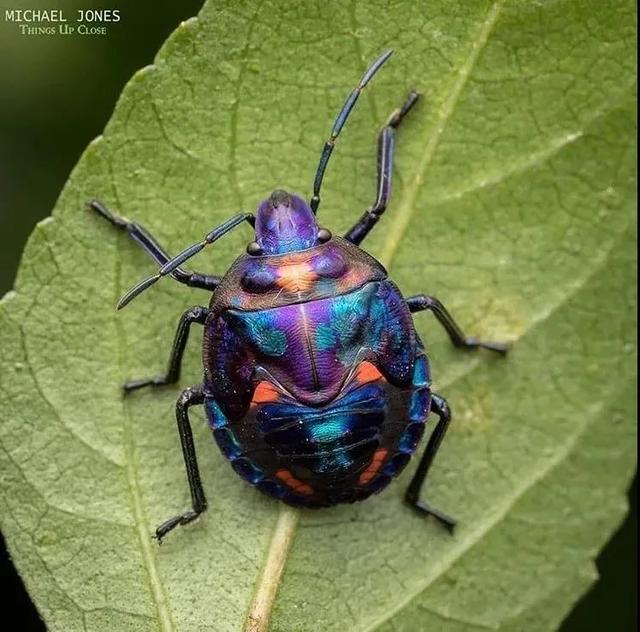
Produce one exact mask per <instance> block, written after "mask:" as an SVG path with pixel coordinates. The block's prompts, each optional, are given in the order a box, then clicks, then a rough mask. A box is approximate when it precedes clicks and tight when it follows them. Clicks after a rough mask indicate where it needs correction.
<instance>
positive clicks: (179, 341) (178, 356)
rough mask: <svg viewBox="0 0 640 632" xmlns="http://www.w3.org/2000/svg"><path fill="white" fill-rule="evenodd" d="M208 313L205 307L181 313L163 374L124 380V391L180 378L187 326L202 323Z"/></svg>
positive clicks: (187, 332) (169, 382) (170, 381)
mask: <svg viewBox="0 0 640 632" xmlns="http://www.w3.org/2000/svg"><path fill="white" fill-rule="evenodd" d="M208 314H209V309H208V308H206V307H192V308H191V309H188V310H187V311H186V312H185V313H184V314H182V317H181V318H180V322H179V323H178V329H177V331H176V337H175V339H174V341H173V348H172V349H171V356H170V357H169V367H168V368H167V372H166V373H165V374H164V375H158V376H156V377H152V378H147V379H142V380H131V381H129V382H125V385H124V391H125V393H130V392H131V391H135V390H137V389H139V388H142V387H143V386H164V385H165V384H175V383H176V382H177V381H178V380H179V379H180V369H181V368H182V356H183V355H184V350H185V347H186V346H187V340H188V339H189V328H190V327H191V324H192V323H199V324H200V325H204V322H205V320H206V319H207V315H208Z"/></svg>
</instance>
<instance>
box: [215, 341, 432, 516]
mask: <svg viewBox="0 0 640 632" xmlns="http://www.w3.org/2000/svg"><path fill="white" fill-rule="evenodd" d="M429 404H430V390H429V376H428V365H427V360H426V358H425V356H424V355H423V354H422V353H421V352H420V353H419V355H418V356H417V357H416V359H415V362H414V363H413V371H412V379H411V381H410V384H409V385H408V386H407V387H405V388H398V387H395V386H393V385H391V384H390V383H389V382H388V381H387V380H386V379H385V378H384V377H383V375H382V374H381V373H380V371H379V370H378V369H377V368H376V366H375V365H373V364H372V363H371V362H369V361H363V362H361V363H359V364H358V365H356V366H355V367H354V370H353V371H352V373H351V374H350V376H349V378H348V380H347V382H346V383H345V385H344V388H343V391H342V392H341V394H340V396H339V397H337V398H336V399H334V400H333V401H332V402H330V403H329V404H327V405H326V406H322V407H311V406H306V405H303V404H300V402H297V401H296V400H295V399H293V398H292V397H291V396H290V395H288V394H287V393H284V392H283V391H282V390H281V389H280V388H279V387H278V386H277V385H275V384H274V383H273V382H271V381H269V380H264V381H262V382H261V383H260V384H259V386H258V388H257V389H256V391H255V393H254V397H253V400H252V403H251V407H250V410H249V413H248V415H247V416H246V417H245V418H243V419H242V420H240V421H237V422H233V421H230V420H229V419H228V418H227V417H226V416H225V415H224V414H223V413H222V411H221V409H220V407H219V406H218V405H217V403H216V402H215V400H214V399H213V398H211V399H209V400H207V402H206V408H207V412H208V417H209V421H210V424H211V426H212V428H213V432H214V436H215V439H216V441H217V443H218V445H219V447H220V449H221V450H222V452H223V453H224V454H225V455H226V456H227V458H229V460H230V461H231V463H232V465H233V467H234V469H235V470H236V471H237V472H238V473H239V474H240V475H241V476H242V477H243V478H245V479H246V480H247V481H249V482H250V483H252V484H253V485H256V486H257V487H258V488H259V489H261V490H262V491H264V492H266V493H268V494H270V495H272V496H275V497H276V498H279V499H281V500H283V501H285V502H287V503H289V504H293V505H301V506H307V507H322V506H328V505H334V504H337V503H342V502H354V501H356V500H362V499H364V498H366V497H367V496H369V495H371V494H372V493H374V492H378V491H380V490H381V489H383V488H384V487H385V486H386V485H387V484H388V483H389V482H390V481H391V479H392V478H393V477H394V476H396V475H397V474H398V473H399V472H400V471H401V470H402V469H403V468H404V466H405V465H406V464H407V462H408V461H409V458H410V456H411V454H412V453H413V452H414V450H415V448H416V445H417V443H418V441H419V440H420V438H421V436H422V433H423V431H424V423H425V419H426V417H427V414H428V410H429Z"/></svg>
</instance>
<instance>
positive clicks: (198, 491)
mask: <svg viewBox="0 0 640 632" xmlns="http://www.w3.org/2000/svg"><path fill="white" fill-rule="evenodd" d="M203 402H204V390H203V388H202V386H192V387H191V388H188V389H186V390H184V391H182V394H181V395H180V397H179V398H178V401H177V402H176V418H177V420H178V433H179V434H180V445H181V446H182V456H183V457H184V464H185V467H186V469H187V479H188V481H189V491H190V492H191V509H190V510H188V511H185V512H184V513H182V514H180V515H177V516H173V518H169V520H165V521H164V522H163V523H162V524H161V525H160V526H159V527H158V528H157V529H156V533H155V537H156V539H157V540H158V543H160V542H162V538H163V537H164V536H165V535H167V533H169V531H171V530H172V529H174V528H175V527H177V526H178V525H185V524H188V523H190V522H192V521H193V520H195V519H196V518H197V517H198V516H199V515H200V514H201V513H202V512H203V511H204V510H205V509H206V508H207V499H206V498H205V495H204V489H203V488H202V482H201V481H200V471H199V470H198V460H197V458H196V449H195V446H194V443H193V434H192V432H191V424H190V423H189V413H188V410H189V408H190V407H191V406H197V405H198V404H202V403H203Z"/></svg>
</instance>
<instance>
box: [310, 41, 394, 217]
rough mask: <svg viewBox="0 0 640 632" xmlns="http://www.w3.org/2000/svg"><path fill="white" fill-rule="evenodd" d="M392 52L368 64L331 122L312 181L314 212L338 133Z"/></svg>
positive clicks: (388, 51)
mask: <svg viewBox="0 0 640 632" xmlns="http://www.w3.org/2000/svg"><path fill="white" fill-rule="evenodd" d="M392 53H393V50H391V49H389V50H386V51H385V52H384V53H382V55H380V56H379V57H378V58H377V59H376V60H375V61H374V62H373V63H372V64H371V66H369V68H368V69H367V71H366V72H365V73H364V75H363V76H362V79H360V83H359V84H358V85H357V86H356V87H355V88H354V89H353V90H352V91H351V94H350V95H349V96H348V97H347V100H346V101H345V102H344V105H343V106H342V109H341V110H340V114H338V116H337V117H336V120H335V123H334V124H333V129H332V130H331V136H329V138H328V139H327V142H326V143H325V144H324V149H323V150H322V155H321V156H320V162H319V163H318V169H317V171H316V177H315V179H314V181H313V197H312V198H311V210H312V211H313V212H314V214H315V213H317V211H318V206H320V187H321V186H322V179H323V178H324V171H325V169H326V168H327V163H328V162H329V158H330V157H331V152H332V151H333V148H334V147H335V144H336V140H337V139H338V135H339V134H340V132H341V131H342V128H343V127H344V124H345V123H346V122H347V118H349V114H351V110H353V106H354V105H355V104H356V101H357V100H358V97H359V96H360V93H361V92H362V90H363V89H364V87H365V86H366V85H367V84H368V83H369V81H371V79H372V78H373V76H374V75H375V74H376V73H377V72H378V70H380V68H381V67H382V65H383V64H384V62H385V61H387V59H389V57H391V55H392Z"/></svg>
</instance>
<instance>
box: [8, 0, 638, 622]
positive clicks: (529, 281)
mask: <svg viewBox="0 0 640 632" xmlns="http://www.w3.org/2000/svg"><path fill="white" fill-rule="evenodd" d="M634 22H635V9H634V5H633V3H631V2H628V1H626V0H625V1H622V0H620V1H617V0H615V1H614V0H609V1H606V2H599V3H590V2H577V1H575V0H571V1H569V0H565V1H556V2H550V3H544V4H543V3H535V4H534V3H529V2H500V1H498V2H494V3H490V2H444V1H434V2H429V3H415V2H409V1H404V0H402V1H398V2H392V3H386V2H384V3H383V2H378V1H373V2H367V3H364V2H362V3H357V2H353V3H351V4H345V3H336V2H330V3H321V4H318V5H315V6H313V7H310V6H309V5H307V4H303V3H285V2H269V1H264V2H261V3H249V2H242V3H236V2H230V1H229V2H215V3H214V2H210V3H207V4H206V5H205V7H204V8H203V10H202V12H201V14H200V15H199V17H198V18H197V19H193V20H190V21H188V22H185V23H183V24H182V25H181V26H180V27H179V28H178V29H177V31H176V32H175V33H174V34H173V35H172V36H171V38H170V39H169V40H168V42H167V43H166V45H165V46H164V47H163V49H162V50H161V51H160V53H159V54H158V57H157V59H156V62H155V64H154V65H153V66H151V67H148V68H145V69H143V70H141V71H140V72H139V73H137V74H136V75H135V76H134V77H133V79H132V80H131V81H130V83H129V84H128V86H127V87H126V88H125V90H124V92H123V94H122V96H121V98H120V100H119V102H118V105H117V107H116V109H115V112H114V115H113V117H112V119H111V121H110V123H109V124H108V126H107V128H106V130H105V133H104V135H103V136H102V137H100V138H99V139H97V140H96V141H94V142H93V143H92V144H91V145H90V146H89V147H88V148H87V150H86V152H85V153H84V155H83V156H82V158H81V160H80V162H79V163H78V165H77V167H76V168H75V170H74V172H73V173H72V175H71V177H70V179H69V182H68V183H67V185H66V186H65V188H64V191H63V192H62V194H61V196H60V199H59V200H58V203H57V205H56V208H55V210H54V213H53V218H52V219H50V220H47V221H45V222H43V223H41V224H40V225H39V226H38V227H37V228H36V230H35V231H34V234H33V236H32V238H31V239H30V241H29V244H28V246H27V249H26V251H25V254H24V258H23V262H22V265H21V269H20V272H19V276H18V279H17V283H16V290H15V292H12V293H10V294H8V295H7V296H6V297H5V298H4V299H3V300H2V303H1V304H0V417H1V418H2V430H1V433H0V438H1V446H2V450H1V453H0V458H1V460H2V462H1V467H2V474H3V485H2V490H3V493H2V504H1V514H2V529H3V532H4V533H5V536H6V537H7V540H8V544H9V548H10V551H11V554H12V556H13V558H14V561H15V563H16V565H17V566H18V568H19V570H20V572H21V574H22V577H23V579H24V580H25V583H26V585H27V588H28V589H29V591H30V593H31V595H32V596H33V598H34V599H35V601H36V604H37V605H38V608H39V610H40V612H41V614H42V615H43V617H44V619H45V621H46V622H47V625H48V626H49V627H50V628H51V629H53V630H64V631H65V632H70V631H74V630H81V629H84V630H91V631H95V630H119V631H120V630H123V631H126V630H180V631H182V630H185V631H187V630H189V631H191V630H203V629H214V630H220V631H227V630H229V631H232V630H233V631H236V630H242V629H248V630H260V629H263V628H264V625H265V623H266V620H267V617H268V616H269V615H270V616H271V624H270V629H271V630H274V631H276V632H293V631H297V630H305V632H307V631H313V630H318V631H326V630H344V629H349V630H358V631H372V630H380V631H385V632H386V631H387V630H388V631H394V632H399V631H403V632H404V631H414V630H415V631H420V630H425V629H434V630H447V632H448V631H455V632H458V631H460V632H462V631H464V632H467V631H475V630H485V629H494V630H495V629H498V630H505V631H516V630H527V631H531V630H534V631H535V630H554V629H556V628H557V627H558V625H559V622H560V621H561V620H562V618H563V617H564V615H565V614H566V613H567V611H568V610H569V609H570V608H571V605H572V604H573V603H574V602H575V600H576V599H578V597H579V596H580V595H581V594H582V593H583V592H584V591H585V590H586V589H587V588H588V586H589V585H590V583H591V582H592V581H593V580H594V578H595V569H594V565H593V560H594V558H595V556H596V554H597V552H598V550H599V549H600V547H601V546H602V545H603V544H604V542H605V541H606V539H607V538H608V536H609V535H610V534H611V532H612V531H613V529H614V528H615V526H616V525H617V524H618V523H619V521H620V520H621V518H622V516H623V514H624V511H625V501H624V490H625V486H626V485H627V482H628V480H629V477H630V475H631V473H632V470H633V467H634V453H635V421H634V416H633V410H634V397H635V391H634V383H635V379H634V375H635V369H634V367H635V339H634V334H633V331H634V326H635V290H634V288H635V273H634V266H633V263H634V259H635V254H634V253H635V219H634V205H635V200H634V185H635V169H634V141H633V139H634V138H635V114H634V110H635V103H634V95H635V93H634V85H633V81H634V74H635V67H634V56H633V51H634V45H635V41H634V38H635V34H634ZM386 47H393V48H394V49H395V50H396V53H395V55H394V57H393V58H392V60H391V61H390V62H389V63H388V65H387V66H386V67H385V68H384V69H383V70H382V71H381V73H380V75H379V77H377V78H376V80H375V81H374V82H373V84H372V85H371V87H370V88H367V93H366V95H365V96H364V97H363V98H362V100H361V102H360V103H359V106H358V108H357V110H356V111H355V112H354V115H353V117H352V118H351V119H350V121H349V123H348V124H347V127H346V128H345V131H344V133H343V136H341V138H340V142H339V145H338V148H337V149H336V151H335V154H334V157H333V158H332V163H331V164H330V166H329V170H328V172H327V177H326V179H325V184H324V197H323V204H322V207H321V210H320V218H321V223H322V224H323V225H325V226H327V227H329V228H331V230H333V231H334V232H336V233H340V232H343V231H344V230H346V229H347V228H348V227H349V226H350V225H351V223H352V222H353V221H354V220H355V219H356V218H357V217H358V216H359V215H360V214H361V213H362V211H363V209H364V208H366V207H367V206H368V205H369V204H370V203H371V201H372V198H373V195H374V173H375V143H374V134H375V131H376V130H377V129H378V128H379V127H380V125H381V124H382V122H383V121H384V120H385V118H386V117H387V116H388V114H389V113H390V112H391V111H392V110H393V109H394V108H396V107H398V106H399V105H400V103H401V102H402V100H403V99H404V97H405V95H406V93H407V91H408V89H409V88H411V87H416V88H417V89H418V90H420V91H421V92H422V93H423V95H424V98H423V100H422V102H421V104H420V105H419V106H418V107H417V108H416V110H415V111H413V112H412V113H411V116H410V117H409V118H408V119H407V121H406V123H404V124H403V126H402V128H401V129H400V131H399V137H398V143H397V156H398V159H397V165H396V169H395V171H394V178H395V180H394V195H393V199H392V203H391V205H390V207H389V209H388V212H387V215H386V216H385V217H384V219H383V220H382V221H381V222H380V224H379V225H378V227H377V229H376V230H375V232H374V233H373V234H372V236H371V237H370V239H369V240H367V242H366V245H365V247H366V249H367V250H368V251H369V252H371V253H372V254H374V255H375V256H378V257H380V259H381V260H382V261H383V263H384V264H385V265H386V266H387V267H388V269H389V271H390V274H391V276H392V277H393V278H394V279H395V280H396V281H397V282H398V284H399V286H400V287H401V289H402V291H403V292H404V293H405V295H411V294H415V293H419V292H425V293H429V294H433V295H435V296H438V297H439V298H440V299H441V300H442V301H443V302H444V303H445V304H446V305H447V306H448V308H449V309H450V311H451V312H452V313H453V314H454V316H455V317H456V318H457V319H458V320H459V321H460V323H461V324H462V325H463V326H464V328H465V329H466V330H468V331H469V333H472V334H473V335H476V336H484V337H488V338H495V339H508V340H512V341H513V342H514V348H513V351H512V353H511V355H510V356H509V357H508V358H507V359H506V360H502V359H499V358H495V357H491V356H490V354H486V353H478V354H465V353H461V352H456V351H455V350H452V349H451V348H450V346H449V343H448V340H447V339H446V337H445V335H444V333H443V332H442V331H441V330H440V328H439V327H438V325H437V323H435V322H434V321H432V320H431V317H430V316H428V315H427V314H422V315H418V316H416V324H417V327H418V330H419V332H420V335H421V337H422V338H423V339H424V340H425V341H426V343H427V348H428V352H429V355H430V358H431V362H432V368H433V373H434V379H435V388H436V390H437V391H438V392H439V393H441V394H442V395H444V396H446V397H447V399H448V401H449V402H450V404H451V406H452V408H453V411H454V415H455V420H454V423H453V424H452V427H451V430H450V432H449V434H448V436H447V440H446V442H445V443H444V444H443V448H442V451H441V453H440V454H439V457H438V460H437V462H436V466H435V467H434V470H433V475H432V477H431V478H430V481H429V485H428V487H429V495H430V500H431V501H432V502H433V503H434V504H437V505H438V506H439V507H441V508H442V509H444V510H446V511H448V512H450V513H452V514H455V515H456V517H457V518H458V520H459V528H458V530H457V531H456V534H455V536H453V537H450V536H449V535H447V534H446V533H445V532H444V531H443V530H442V529H441V528H440V527H439V526H438V525H437V524H435V523H434V522H432V521H428V520H427V521H425V520H423V519H421V518H420V517H418V516H416V515H414V514H413V513H412V512H411V511H409V510H408V509H407V508H406V507H405V506H404V505H403V503H402V494H403V491H404V488H405V487H406V485H407V483H408V481H409V478H410V475H411V474H410V471H408V472H406V473H405V474H404V475H402V476H401V477H400V479H399V480H398V481H396V482H395V483H394V484H393V485H392V486H391V487H390V488H389V489H388V490H387V491H385V493H383V494H381V495H380V496H377V497H375V498H372V499H370V500H368V501H367V502H365V503H361V504H357V505H354V506H344V507H337V508H333V509H330V510H323V511H319V512H301V513H300V514H298V513H297V512H292V511H291V510H288V509H286V508H283V507H281V506H280V505H278V503H276V502H275V501H271V500H270V499H268V498H265V497H263V496H262V495H260V494H259V493H258V492H257V491H255V490H253V489H251V488H250V487H249V486H247V485H245V484H244V483H242V481H241V480H240V479H239V478H238V477H237V476H236V475H235V474H234V473H233V472H232V470H231V468H230V467H229V465H228V463H227V462H226V461H225V460H224V458H223V457H222V456H221V455H220V454H219V452H218V451H217V448H216V447H215V446H214V445H213V442H212V439H211V437H210V433H209V430H208V429H207V427H206V424H205V422H204V417H203V415H202V414H201V413H195V414H194V420H195V421H194V427H195V438H196V444H197V449H198V455H199V461H200V465H201V470H202V475H203V482H204V487H205V490H206V491H207V494H208V497H209V501H210V509H209V511H208V512H207V513H206V514H205V515H204V516H203V517H202V518H201V519H200V520H199V521H198V522H197V523H195V524H193V525H191V526H189V527H188V528H184V529H181V530H179V531H178V532H175V533H172V534H171V536H169V537H168V538H167V540H166V542H165V544H163V546H162V547H161V548H159V547H157V545H155V544H154V542H152V540H151V538H150V535H151V533H152V531H153V528H154V526H155V525H156V524H157V523H158V522H160V521H162V520H163V519H165V518H166V517H167V516H169V515H173V514H174V513H175V512H176V510H181V509H183V508H186V507H187V505H188V501H189V494H188V489H187V486H186V481H185V475H184V466H183V463H182V457H181V454H180V450H179V447H178V440H177V436H176V431H175V423H174V421H173V414H174V413H173V409H174V402H175V398H176V397H177V394H178V389H177V388H175V389H174V388H167V389H164V390H162V391H158V392H140V393H136V394H134V395H132V396H130V397H128V398H126V399H123V398H122V396H121V390H120V385H121V384H122V382H123V381H124V380H125V379H126V378H131V377H142V376H147V375H150V374H151V375H152V374H156V373H158V372H159V371H160V370H161V369H162V367H164V366H165V362H166V358H167V354H168V350H169V344H170V341H171V338H172V335H173V330H174V327H175V323H176V320H177V317H178V315H179V314H180V313H181V312H182V311H183V310H184V309H186V308H187V307H189V306H190V305H196V304H203V303H205V304H206V301H207V296H206V294H202V293H201V292H200V293H199V292H198V291H196V290H187V289H185V288H184V287H183V286H179V285H178V284H175V283H172V282H170V281H167V280H165V281H162V282H161V283H159V284H158V285H157V286H156V287H154V289H153V290H151V291H149V292H148V293H147V294H145V295H144V297H141V298H140V299H138V300H137V301H136V302H135V303H133V304H132V305H131V306H130V307H127V309H126V310H125V311H123V312H122V313H119V314H116V312H115V311H114V306H115V304H116V302H117V300H118V298H119V297H120V296H121V295H122V293H123V292H124V291H125V290H126V289H128V288H129V287H130V286H131V285H133V284H134V283H135V282H137V281H138V280H139V279H140V278H142V277H144V276H146V275H147V274H150V273H152V271H153V269H154V266H153V264H152V263H151V262H150V260H149V259H148V258H147V257H146V256H145V255H144V254H143V253H141V252H140V251H139V250H138V249H136V248H135V247H134V245H133V244H132V243H131V242H130V241H128V240H127V238H126V236H124V235H120V234H116V233H115V231H113V230H112V229H110V227H109V226H107V225H105V223H104V222H101V221H100V219H99V218H96V217H93V216H91V215H89V214H88V213H87V212H86V211H84V210H83V205H84V203H85V201H86V200H87V199H90V198H93V197H99V198H100V199H102V200H104V201H105V202H106V203H107V204H108V206H110V207H111V208H113V209H114V211H116V212H118V213H119V214H122V215H124V216H127V217H130V218H132V219H135V220H136V221H140V222H141V223H143V224H144V225H146V226H147V227H148V228H149V229H150V230H152V232H153V233H154V234H155V235H156V236H157V237H158V239H159V240H160V241H161V242H162V243H163V244H166V245H167V248H168V249H169V250H170V251H171V252H178V251H179V250H180V249H181V248H182V247H184V246H185V245H187V244H190V243H193V242H194V241H196V240H198V239H200V238H201V237H202V236H203V235H204V234H206V233H207V232H208V231H209V230H210V229H211V228H212V227H213V226H216V225H218V224H220V223H221V222H222V221H224V219H226V218H227V217H228V216H229V215H231V214H232V213H235V212H238V211H240V210H253V209H254V208H255V206H256V204H257V202H258V201H259V200H260V199H263V198H264V197H266V196H267V195H268V193H269V192H270V191H271V190H272V189H275V188H280V187H284V188H289V189H292V190H295V191H299V192H301V193H303V194H305V195H306V194H308V192H309V188H310V185H311V182H312V177H313V173H314V169H315V167H316V164H317V159H318V157H319V151H320V148H321V145H322V142H323V141H324V139H325V137H326V135H327V133H328V131H329V128H330V125H331V123H332V121H333V118H334V116H335V114H336V112H337V111H338V108H339V106H340V105H341V103H342V100H343V99H344V97H345V96H346V94H347V93H348V91H349V90H350V89H351V87H352V85H353V84H354V82H355V81H356V80H357V78H358V77H359V76H360V75H361V73H362V72H363V70H364V69H365V68H366V66H367V64H368V62H369V61H370V60H372V59H373V58H374V57H375V55H376V54H377V53H378V52H379V51H381V50H383V49H384V48H386ZM249 240H250V233H249V230H248V228H244V229H240V230H238V231H236V233H234V234H231V235H229V236H227V237H225V238H224V241H220V242H218V243H217V244H216V245H215V246H214V247H212V248H210V249H209V250H208V251H206V252H205V253H204V254H202V255H200V257H199V259H198V260H197V265H196V264H194V267H197V268H198V269H206V270H207V271H210V272H212V273H223V272H224V270H225V269H226V267H228V266H229V264H230V263H231V261H232V260H233V258H234V257H235V256H237V254H239V253H241V252H243V250H244V247H245V245H246V243H247V242H248V241H249ZM199 341H200V333H199V332H197V333H196V335H193V337H192V344H191V346H190V350H189V352H188V354H187V359H186V364H185V367H184V371H183V378H182V380H181V385H182V386H183V387H186V386H188V385H190V384H194V383H197V382H198V381H199V380H200V379H201V368H200V366H201V365H200V356H199V352H198V343H199ZM410 469H411V468H409V470H410ZM282 568H284V572H283V574H282V575H281V574H280V570H281V569H282ZM252 604H253V606H252Z"/></svg>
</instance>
